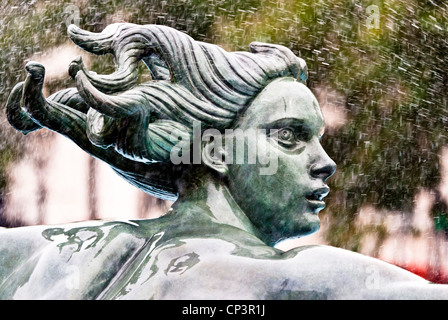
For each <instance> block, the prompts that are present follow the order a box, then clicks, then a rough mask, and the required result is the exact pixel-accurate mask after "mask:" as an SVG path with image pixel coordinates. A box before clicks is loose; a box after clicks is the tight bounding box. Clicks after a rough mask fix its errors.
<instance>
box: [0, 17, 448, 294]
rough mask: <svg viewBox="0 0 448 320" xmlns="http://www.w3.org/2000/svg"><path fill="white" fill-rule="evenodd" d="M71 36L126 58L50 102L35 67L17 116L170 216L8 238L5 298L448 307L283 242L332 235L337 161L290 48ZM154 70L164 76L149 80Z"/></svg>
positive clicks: (126, 33) (19, 95)
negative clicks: (381, 301) (326, 220)
mask: <svg viewBox="0 0 448 320" xmlns="http://www.w3.org/2000/svg"><path fill="white" fill-rule="evenodd" d="M68 33H69V36H70V38H71V39H72V40H73V41H74V42H75V43H76V44H77V45H78V46H80V47H81V48H83V49H85V50H87V51H89V52H91V53H94V54H113V56H114V58H115V61H116V64H117V68H116V71H115V72H114V73H112V74H110V75H98V74H96V73H93V72H90V71H88V70H86V69H85V67H84V66H83V64H82V61H81V59H76V60H75V61H73V62H72V64H71V65H70V66H69V73H70V75H71V76H72V77H73V78H74V79H75V81H76V88H70V89H66V90H62V91H59V92H57V93H55V94H53V95H51V96H50V97H48V98H47V99H46V98H44V96H43V95H42V92H41V90H42V86H43V80H44V74H45V70H44V68H43V66H42V65H40V64H38V63H35V62H30V63H28V64H27V65H26V71H27V73H28V74H27V78H26V80H25V81H24V82H22V83H19V84H18V85H16V87H15V88H14V89H13V91H12V93H11V95H10V98H9V100H8V102H7V116H8V120H9V122H10V123H11V125H12V126H13V127H15V128H16V129H17V130H19V131H21V132H23V133H24V134H27V133H29V132H31V131H34V130H38V129H40V128H42V127H46V128H48V129H50V130H53V131H56V132H58V133H60V134H63V135H65V136H66V137H68V138H69V139H71V140H72V141H74V142H75V143H76V144H78V145H79V146H80V147H81V148H82V149H84V150H85V151H86V152H88V153H90V154H91V155H92V156H94V157H96V158H98V159H101V160H103V161H105V162H107V163H108V164H109V165H110V166H111V167H112V168H113V169H114V170H115V171H116V172H117V173H118V174H119V175H120V176H122V177H123V178H124V179H126V180H127V181H129V182H130V183H132V184H133V185H135V186H136V187H138V188H140V189H142V190H144V191H145V192H147V193H149V194H152V195H154V196H157V197H160V198H163V199H169V200H176V202H175V203H174V205H173V206H172V208H171V209H170V210H169V211H168V212H167V213H166V214H165V215H163V216H162V217H160V218H157V219H152V220H151V219H147V220H130V221H124V222H123V221H122V222H107V221H87V222H79V223H72V224H67V225H60V226H32V227H22V228H15V229H9V230H3V231H0V297H1V298H3V299H372V298H394V299H396V298H404V299H407V298H448V287H447V286H444V285H435V284H429V283H428V282H427V281H426V280H424V279H423V278H420V277H418V276H416V275H414V274H412V273H410V272H407V271H404V270H402V269H400V268H398V267H395V266H393V265H390V264H388V263H385V262H382V261H379V260H377V259H373V258H370V257H366V256H363V255H360V254H357V253H353V252H350V251H346V250H342V249H338V248H334V247H328V246H306V247H299V248H296V249H293V250H290V251H287V252H283V251H280V250H278V249H276V248H274V247H273V246H274V244H275V243H277V242H278V241H280V240H282V239H286V238H291V237H301V236H305V235H307V234H310V233H313V232H315V231H316V230H317V229H318V228H319V217H318V213H319V211H320V210H322V209H323V208H324V206H325V203H324V202H323V198H324V197H325V196H326V195H327V194H328V192H329V188H328V186H327V185H326V184H325V181H326V180H327V179H328V178H329V177H330V176H331V175H332V174H333V173H334V171H335V163H334V162H333V161H332V160H331V159H330V158H329V156H328V155H327V154H326V153H325V151H324V150H323V148H322V146H321V144H320V139H321V137H322V135H323V132H324V127H325V126H324V119H323V116H322V113H321V111H320V107H319V105H318V103H317V100H316V98H315V97H314V95H313V94H312V93H311V91H310V90H309V89H308V88H307V87H306V85H305V81H306V78H307V69H306V64H305V62H304V61H303V60H302V59H300V58H298V57H296V56H295V55H294V54H293V53H292V51H290V50H289V49H288V48H286V47H283V46H280V45H272V44H265V43H252V44H251V46H250V52H226V51H224V50H223V49H221V48H220V47H218V46H215V45H212V44H208V43H202V42H197V41H194V40H193V39H192V38H190V37H189V36H188V35H186V34H184V33H182V32H179V31H176V30H174V29H172V28H168V27H164V26H158V25H144V26H139V25H134V24H129V23H121V24H113V25H110V26H108V27H107V28H106V29H105V30H103V32H101V33H98V34H97V33H90V32H87V31H84V30H81V29H79V28H78V27H76V26H74V25H72V26H70V27H69V29H68ZM139 61H143V62H144V63H145V64H146V65H147V67H148V68H149V70H150V71H151V75H152V80H151V81H149V82H146V83H141V84H139V83H137V78H138V77H137V75H138V74H137V65H138V63H139Z"/></svg>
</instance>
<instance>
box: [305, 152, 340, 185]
mask: <svg viewBox="0 0 448 320" xmlns="http://www.w3.org/2000/svg"><path fill="white" fill-rule="evenodd" d="M335 171H336V163H335V162H334V161H333V160H332V159H330V157H328V156H326V159H325V160H324V159H322V160H321V161H319V162H317V163H314V164H313V165H311V167H310V175H311V177H313V178H315V179H322V181H326V180H327V179H328V178H329V177H331V176H332V175H333V173H334V172H335Z"/></svg>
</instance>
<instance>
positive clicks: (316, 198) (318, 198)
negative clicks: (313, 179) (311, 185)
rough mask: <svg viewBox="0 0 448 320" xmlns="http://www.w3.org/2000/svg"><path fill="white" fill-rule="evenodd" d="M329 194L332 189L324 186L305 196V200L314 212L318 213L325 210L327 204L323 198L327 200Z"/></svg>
mask: <svg viewBox="0 0 448 320" xmlns="http://www.w3.org/2000/svg"><path fill="white" fill-rule="evenodd" d="M329 192H330V188H329V187H328V186H324V187H322V188H319V189H315V190H313V191H311V192H310V193H308V194H306V195H305V198H306V200H307V202H308V203H309V205H310V207H311V208H312V210H313V212H315V213H318V212H319V211H320V210H322V209H323V208H325V202H324V201H323V198H325V197H326V196H327V195H328V193H329Z"/></svg>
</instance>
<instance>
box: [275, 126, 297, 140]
mask: <svg viewBox="0 0 448 320" xmlns="http://www.w3.org/2000/svg"><path fill="white" fill-rule="evenodd" d="M278 138H279V139H280V140H282V141H285V142H293V141H294V139H295V137H294V132H293V131H292V129H290V128H283V129H280V130H278Z"/></svg>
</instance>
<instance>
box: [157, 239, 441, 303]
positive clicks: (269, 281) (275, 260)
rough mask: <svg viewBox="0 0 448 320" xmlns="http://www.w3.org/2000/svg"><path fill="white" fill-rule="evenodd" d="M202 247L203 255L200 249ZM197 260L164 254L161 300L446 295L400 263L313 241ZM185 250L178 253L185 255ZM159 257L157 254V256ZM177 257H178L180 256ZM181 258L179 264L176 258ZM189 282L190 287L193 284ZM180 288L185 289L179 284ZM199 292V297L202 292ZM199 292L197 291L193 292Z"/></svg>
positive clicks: (210, 254) (215, 254) (212, 254)
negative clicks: (266, 253)
mask: <svg viewBox="0 0 448 320" xmlns="http://www.w3.org/2000/svg"><path fill="white" fill-rule="evenodd" d="M201 251H202V252H203V254H201ZM192 252H194V253H195V254H196V255H197V260H198V262H197V264H196V265H194V266H191V268H190V269H188V270H185V261H186V260H185V259H180V257H177V256H176V255H171V254H172V253H174V252H171V253H170V254H169V259H166V258H168V256H165V255H167V254H168V252H166V253H164V254H163V255H161V256H162V259H161V260H159V261H160V262H162V263H166V264H165V265H164V266H161V269H162V268H163V270H165V273H163V275H162V273H160V274H159V277H162V279H160V281H162V282H163V283H164V286H165V285H166V286H169V287H175V288H176V289H175V290H170V291H166V292H164V293H163V294H164V295H163V296H161V297H159V298H166V299H180V298H183V299H270V300H271V299H367V300H370V299H447V298H448V287H447V286H443V285H437V284H430V283H429V282H428V281H426V280H425V279H423V278H420V277H418V276H416V275H414V274H412V273H410V272H407V271H405V270H403V269H401V268H398V267H396V266H393V265H390V264H388V263H385V262H383V261H380V260H378V259H374V258H370V257H366V256H364V255H361V254H357V253H354V252H350V251H347V250H343V249H337V248H333V247H325V246H312V247H305V248H300V249H297V250H292V251H289V252H287V253H284V254H281V256H280V257H279V256H278V255H275V256H273V257H272V258H270V259H258V258H251V257H247V256H245V257H243V256H238V255H229V254H222V252H220V250H215V252H208V253H206V252H205V251H204V250H203V249H200V248H199V249H198V248H197V247H196V248H194V249H192V250H191V253H192ZM186 256H187V254H186V253H185V252H184V253H183V255H181V257H186ZM159 258H160V256H159ZM179 259H180V260H179ZM177 261H179V262H180V261H183V262H184V265H183V266H184V268H177V267H176V262H177ZM192 286H193V287H194V289H192ZM184 288H185V289H184ZM201 294H203V296H201ZM198 295H199V296H198Z"/></svg>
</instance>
